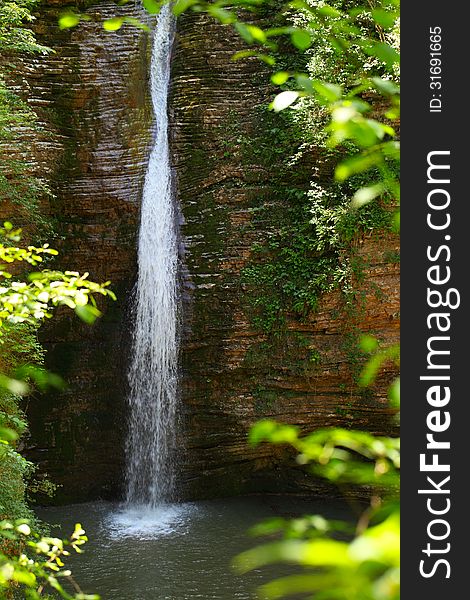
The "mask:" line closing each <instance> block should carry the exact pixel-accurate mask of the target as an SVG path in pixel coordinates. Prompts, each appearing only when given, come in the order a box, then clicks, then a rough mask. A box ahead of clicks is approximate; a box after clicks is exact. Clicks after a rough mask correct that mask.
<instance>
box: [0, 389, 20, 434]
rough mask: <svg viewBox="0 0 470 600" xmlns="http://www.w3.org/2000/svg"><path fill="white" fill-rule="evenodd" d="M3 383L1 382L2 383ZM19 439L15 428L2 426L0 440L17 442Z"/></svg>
mask: <svg viewBox="0 0 470 600" xmlns="http://www.w3.org/2000/svg"><path fill="white" fill-rule="evenodd" d="M0 385H1V384H0ZM17 439H18V434H17V433H16V431H13V429H9V428H7V427H0V441H4V442H15V441H16V440H17Z"/></svg>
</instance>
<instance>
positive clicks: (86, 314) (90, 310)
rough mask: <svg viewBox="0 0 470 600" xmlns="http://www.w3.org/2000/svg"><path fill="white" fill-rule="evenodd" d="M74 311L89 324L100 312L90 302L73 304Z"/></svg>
mask: <svg viewBox="0 0 470 600" xmlns="http://www.w3.org/2000/svg"><path fill="white" fill-rule="evenodd" d="M75 312H76V314H77V315H78V316H79V317H80V319H81V320H82V321H84V322H85V323H88V324H89V325H91V324H93V323H94V322H95V321H96V319H97V318H98V317H99V316H101V312H100V311H99V310H98V309H97V308H95V307H94V306H92V305H91V304H85V306H80V305H77V306H75Z"/></svg>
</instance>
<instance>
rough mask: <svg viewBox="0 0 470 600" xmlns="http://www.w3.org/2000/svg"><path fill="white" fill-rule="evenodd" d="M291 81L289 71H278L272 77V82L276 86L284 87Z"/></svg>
mask: <svg viewBox="0 0 470 600" xmlns="http://www.w3.org/2000/svg"><path fill="white" fill-rule="evenodd" d="M288 79H289V73H288V72H287V71H278V72H277V73H274V74H273V75H271V81H272V82H273V83H274V85H282V84H283V83H285V82H286V81H287V80H288Z"/></svg>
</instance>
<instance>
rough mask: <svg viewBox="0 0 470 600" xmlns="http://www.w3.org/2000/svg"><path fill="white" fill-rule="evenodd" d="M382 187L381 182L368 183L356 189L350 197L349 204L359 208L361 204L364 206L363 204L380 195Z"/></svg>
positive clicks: (382, 190)
mask: <svg viewBox="0 0 470 600" xmlns="http://www.w3.org/2000/svg"><path fill="white" fill-rule="evenodd" d="M384 189H385V188H384V186H383V184H381V183H377V184H375V185H368V186H366V187H362V188H360V189H358V190H357V192H356V193H355V194H354V196H353V198H352V201H351V206H352V207H353V208H360V207H361V206H364V204H368V203H369V202H371V201H372V200H374V199H375V198H377V196H380V194H382V193H383V192H384Z"/></svg>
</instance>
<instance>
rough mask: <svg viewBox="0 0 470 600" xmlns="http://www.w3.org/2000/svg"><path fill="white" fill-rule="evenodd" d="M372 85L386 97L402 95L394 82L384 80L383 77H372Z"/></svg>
mask: <svg viewBox="0 0 470 600" xmlns="http://www.w3.org/2000/svg"><path fill="white" fill-rule="evenodd" d="M370 81H371V83H372V85H373V86H374V87H375V89H376V90H378V91H379V92H380V93H381V94H383V95H384V96H396V95H397V94H399V93H400V88H399V87H398V85H396V84H395V83H394V82H393V81H390V80H389V79H382V77H371V79H370Z"/></svg>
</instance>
